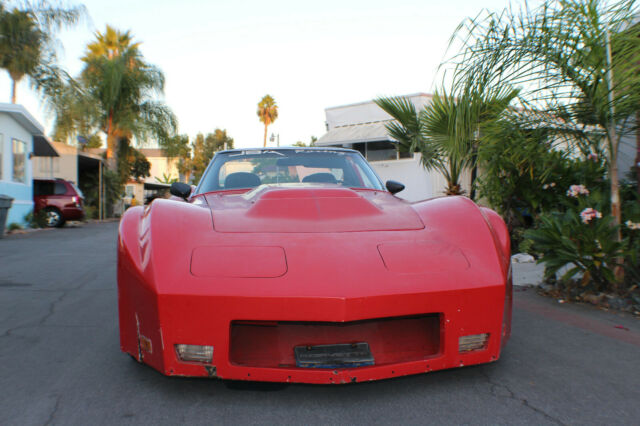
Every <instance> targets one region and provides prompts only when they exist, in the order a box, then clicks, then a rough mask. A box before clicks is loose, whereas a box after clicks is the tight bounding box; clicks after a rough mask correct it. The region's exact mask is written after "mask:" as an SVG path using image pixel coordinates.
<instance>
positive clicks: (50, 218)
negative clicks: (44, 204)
mask: <svg viewBox="0 0 640 426" xmlns="http://www.w3.org/2000/svg"><path fill="white" fill-rule="evenodd" d="M44 217H45V221H44V223H45V224H46V225H47V226H48V227H49V228H59V227H61V226H62V225H64V218H63V217H62V213H60V210H58V209H47V210H46V211H45V214H44Z"/></svg>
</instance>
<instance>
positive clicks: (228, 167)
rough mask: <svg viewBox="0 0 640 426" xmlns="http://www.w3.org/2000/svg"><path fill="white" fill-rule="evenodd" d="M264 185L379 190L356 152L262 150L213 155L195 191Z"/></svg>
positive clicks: (373, 177)
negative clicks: (301, 185)
mask: <svg viewBox="0 0 640 426" xmlns="http://www.w3.org/2000/svg"><path fill="white" fill-rule="evenodd" d="M263 184H276V185H286V184H309V185H317V184H325V185H339V186H345V187H349V188H368V189H378V190H382V184H381V183H380V180H379V179H378V177H377V176H376V175H375V173H374V172H373V170H371V168H370V167H369V165H368V164H367V162H366V161H365V159H364V158H363V157H362V155H360V154H359V153H357V152H352V151H338V150H318V149H314V150H310V149H308V150H305V149H300V150H298V149H281V150H270V149H265V150H246V151H230V152H222V153H219V154H216V156H215V157H214V159H213V161H212V162H211V164H210V165H209V168H208V169H207V172H206V173H205V175H204V176H203V178H202V180H201V181H200V185H199V186H198V191H197V192H198V193H204V192H210V191H219V190H223V189H242V188H254V187H256V186H259V185H263Z"/></svg>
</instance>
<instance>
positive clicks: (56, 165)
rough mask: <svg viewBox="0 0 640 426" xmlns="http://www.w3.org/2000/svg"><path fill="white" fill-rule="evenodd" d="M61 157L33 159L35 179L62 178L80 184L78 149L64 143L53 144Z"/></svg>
mask: <svg viewBox="0 0 640 426" xmlns="http://www.w3.org/2000/svg"><path fill="white" fill-rule="evenodd" d="M51 145H52V146H53V147H54V148H55V150H56V152H57V153H58V155H60V156H59V157H33V177H34V179H52V178H61V179H65V180H70V181H71V182H74V183H78V149H77V148H76V147H74V146H71V145H67V144H64V143H62V142H51Z"/></svg>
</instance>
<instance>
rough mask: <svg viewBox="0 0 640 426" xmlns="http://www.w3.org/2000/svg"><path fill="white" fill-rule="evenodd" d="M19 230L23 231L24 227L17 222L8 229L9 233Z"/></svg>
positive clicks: (12, 223)
mask: <svg viewBox="0 0 640 426" xmlns="http://www.w3.org/2000/svg"><path fill="white" fill-rule="evenodd" d="M17 229H22V225H20V224H19V223H16V222H11V223H10V224H9V226H8V227H7V231H15V230H17Z"/></svg>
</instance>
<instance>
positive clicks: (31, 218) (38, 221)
mask: <svg viewBox="0 0 640 426" xmlns="http://www.w3.org/2000/svg"><path fill="white" fill-rule="evenodd" d="M24 221H25V222H26V223H27V224H28V226H29V227H30V228H44V227H45V226H47V218H46V213H45V211H44V210H40V211H39V212H38V213H37V214H35V215H34V214H33V210H31V211H30V212H29V213H27V214H26V215H25V216H24Z"/></svg>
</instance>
